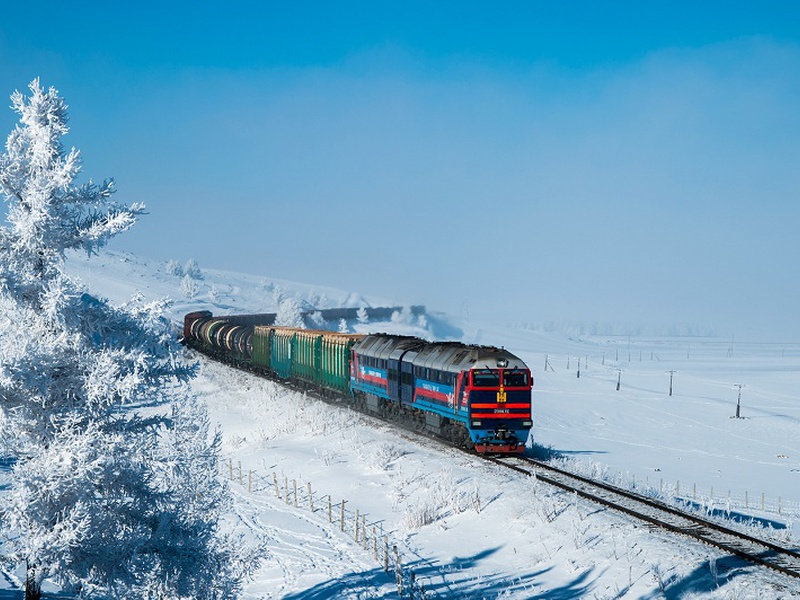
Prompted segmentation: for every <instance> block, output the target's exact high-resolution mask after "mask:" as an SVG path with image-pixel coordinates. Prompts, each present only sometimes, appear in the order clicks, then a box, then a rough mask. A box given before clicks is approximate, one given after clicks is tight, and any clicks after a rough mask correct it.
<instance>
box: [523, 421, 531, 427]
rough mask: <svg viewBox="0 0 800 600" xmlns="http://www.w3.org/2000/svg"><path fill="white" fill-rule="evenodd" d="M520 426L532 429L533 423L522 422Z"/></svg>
mask: <svg viewBox="0 0 800 600" xmlns="http://www.w3.org/2000/svg"><path fill="white" fill-rule="evenodd" d="M522 426H523V427H533V421H523V422H522Z"/></svg>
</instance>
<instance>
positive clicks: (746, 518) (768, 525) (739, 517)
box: [681, 499, 787, 529]
mask: <svg viewBox="0 0 800 600" xmlns="http://www.w3.org/2000/svg"><path fill="white" fill-rule="evenodd" d="M681 500H682V501H683V502H684V504H686V506H688V507H689V508H692V509H694V510H695V511H697V512H705V513H706V515H707V516H711V517H717V518H721V519H725V520H727V521H733V522H734V523H744V524H745V525H758V526H759V527H762V528H764V529H786V527H787V525H786V523H783V522H781V521H776V520H774V519H768V518H766V517H757V516H753V515H748V514H746V513H742V512H738V511H735V510H727V509H724V508H708V507H707V506H706V505H704V504H701V503H699V502H695V501H692V500H685V499H681Z"/></svg>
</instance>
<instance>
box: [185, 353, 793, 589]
mask: <svg viewBox="0 0 800 600" xmlns="http://www.w3.org/2000/svg"><path fill="white" fill-rule="evenodd" d="M195 389H196V391H197V392H198V393H199V394H200V396H201V397H202V398H204V399H205V401H206V402H207V404H208V406H209V411H210V413H211V415H212V418H213V419H215V420H216V421H217V422H218V423H219V425H220V426H221V428H222V431H223V455H224V457H225V458H224V459H223V461H222V462H223V464H222V470H223V474H222V476H224V477H226V478H227V477H229V473H228V472H227V471H229V470H230V468H231V466H230V465H231V464H232V465H233V469H232V470H233V474H234V477H233V479H234V481H233V482H231V487H232V489H233V490H234V492H235V505H236V509H235V515H236V518H237V519H238V527H239V528H240V529H241V530H243V531H246V532H247V533H248V536H249V537H250V538H251V539H256V538H259V537H262V538H264V539H265V541H266V559H265V561H264V563H263V564H262V566H261V568H260V570H259V571H258V573H257V574H256V577H255V580H254V581H253V582H252V583H251V584H250V585H249V586H247V587H246V592H245V596H244V597H245V598H253V599H255V598H301V597H302V598H330V597H337V598H339V597H342V598H389V597H396V596H395V594H396V586H395V583H394V578H393V576H387V575H386V574H384V572H383V568H382V558H383V557H382V555H381V556H379V559H378V560H377V561H376V560H375V558H374V556H373V549H372V547H371V546H370V547H368V548H367V549H365V548H363V547H362V545H361V544H360V543H356V542H355V541H354V539H353V535H352V530H351V525H348V527H347V531H346V532H345V533H342V532H341V531H340V528H339V522H338V518H337V516H336V512H337V510H336V509H338V506H339V504H338V503H339V502H340V501H341V500H342V499H344V500H346V501H347V502H346V506H347V509H348V511H355V510H356V509H358V510H359V511H360V512H361V513H362V514H363V513H366V521H367V522H368V523H376V522H380V525H381V526H382V528H383V531H384V533H385V534H386V535H387V536H389V538H390V539H391V540H392V541H391V544H392V545H394V544H397V545H398V547H399V553H400V555H401V560H402V562H403V564H404V567H405V568H406V569H407V570H412V571H413V572H414V574H415V577H416V580H417V582H418V583H419V584H420V585H421V586H422V587H424V590H425V593H426V594H428V596H429V597H431V598H475V599H479V598H480V599H483V598H507V599H513V598H530V597H532V596H537V595H541V596H543V597H592V598H614V597H622V596H626V597H649V596H653V597H657V596H658V595H660V594H661V593H662V592H661V591H662V590H670V591H671V592H680V594H679V595H680V596H681V597H689V598H691V597H697V598H699V597H703V598H708V597H710V598H763V597H788V596H787V595H786V594H789V593H790V592H789V591H788V590H787V589H785V588H782V587H781V585H782V581H783V580H782V578H780V577H778V576H775V575H773V574H771V573H768V572H764V571H763V570H761V569H757V568H756V567H753V566H751V565H749V564H747V563H743V562H742V561H739V560H737V559H734V558H731V557H728V556H725V555H724V554H722V553H721V552H718V551H715V550H713V549H710V548H706V547H704V546H702V545H700V544H697V543H694V542H692V541H689V540H680V539H678V540H677V543H676V538H674V537H672V536H668V535H667V534H665V533H662V532H659V531H653V530H651V529H650V528H649V527H646V526H643V525H640V524H638V523H633V522H631V521H629V520H627V519H626V518H624V517H622V516H619V515H616V514H614V513H612V512H609V511H607V510H604V509H601V508H599V507H596V506H594V505H592V504H589V503H586V502H584V501H582V500H580V499H578V498H576V497H575V496H574V495H571V494H567V493H564V492H560V491H557V490H554V489H551V488H549V486H546V485H544V484H541V483H539V482H537V481H535V480H529V479H522V478H520V477H518V476H516V475H514V474H509V473H507V472H504V471H501V470H498V469H497V468H496V467H494V466H492V465H487V464H485V463H482V462H481V461H478V460H476V459H473V458H471V457H468V456H464V455H462V454H460V453H457V452H455V451H451V450H448V449H443V448H441V447H438V446H437V445H435V444H433V443H431V442H428V441H426V440H423V441H415V440H412V439H409V437H408V435H407V434H404V433H403V432H400V431H396V430H394V429H392V428H391V427H390V426H387V425H385V424H382V423H380V422H375V421H373V420H371V419H368V418H366V417H364V416H362V415H359V414H357V413H353V412H352V411H349V410H348V409H346V408H345V409H340V408H337V407H332V406H329V405H327V404H324V403H322V402H319V401H316V400H313V399H310V398H307V397H305V396H303V395H302V394H299V393H297V392H292V391H289V390H285V389H283V388H281V387H280V386H277V385H276V384H274V383H272V382H269V381H266V380H263V379H260V378H257V377H254V376H252V375H249V374H246V373H242V372H239V371H235V370H232V369H229V368H227V367H224V366H222V365H217V364H214V363H210V362H207V361H204V362H203V366H202V370H201V375H200V377H199V378H198V380H197V381H196V382H195ZM240 461H241V464H242V472H243V475H242V479H241V482H240V481H239V472H238V469H239V466H238V465H239V462H240ZM251 471H252V472H253V476H252V477H253V479H252V481H256V484H255V485H252V486H251V485H250V481H248V474H249V473H250V472H251ZM273 474H274V475H273ZM273 477H274V479H277V481H278V485H279V488H280V495H281V497H280V498H277V497H276V495H275V493H274V489H272V486H273V481H274V479H273ZM284 481H288V482H292V481H296V482H297V485H298V488H299V489H300V491H301V496H300V501H299V502H298V506H297V507H295V506H294V501H293V498H292V496H291V494H292V491H291V490H290V493H289V495H290V499H289V502H288V503H287V502H286V500H285V498H284V497H283V496H284ZM308 482H311V483H312V487H313V490H314V494H315V504H317V505H318V510H315V512H314V513H312V512H311V511H310V510H309V509H308V506H307V505H306V502H307V501H306V498H307V496H305V495H303V493H304V492H305V490H306V485H307V483H308ZM290 487H291V483H290ZM327 495H331V496H332V498H333V500H332V502H333V504H334V507H335V508H334V518H333V520H334V522H333V523H332V524H331V523H329V522H328V515H327V508H326V507H325V505H324V502H325V500H324V498H325V496H327ZM379 554H380V552H379ZM765 594H766V595H765Z"/></svg>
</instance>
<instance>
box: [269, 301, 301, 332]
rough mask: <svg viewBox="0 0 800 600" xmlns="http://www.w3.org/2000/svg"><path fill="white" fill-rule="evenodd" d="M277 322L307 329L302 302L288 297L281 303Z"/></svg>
mask: <svg viewBox="0 0 800 600" xmlns="http://www.w3.org/2000/svg"><path fill="white" fill-rule="evenodd" d="M275 324H276V325H283V326H285V327H300V328H301V329H305V323H304V322H303V313H302V310H301V309H300V303H299V302H298V301H297V300H296V299H295V298H286V299H285V300H283V301H282V302H281V303H280V306H278V314H277V315H276V316H275Z"/></svg>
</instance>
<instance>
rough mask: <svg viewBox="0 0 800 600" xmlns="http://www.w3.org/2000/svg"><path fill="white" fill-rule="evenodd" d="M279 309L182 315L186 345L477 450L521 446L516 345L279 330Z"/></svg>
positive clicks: (527, 380) (522, 390) (525, 372)
mask: <svg viewBox="0 0 800 600" xmlns="http://www.w3.org/2000/svg"><path fill="white" fill-rule="evenodd" d="M273 320H274V315H231V316H220V317H214V316H213V315H212V313H211V312H209V311H197V312H192V313H189V314H187V315H186V316H185V317H184V326H183V340H182V341H183V343H185V344H186V345H188V346H190V347H192V348H194V349H196V350H198V351H200V352H203V353H204V354H207V355H209V356H211V357H212V358H215V359H217V360H221V361H223V362H226V363H229V364H232V365H234V366H237V367H240V368H244V369H248V370H251V371H254V372H257V373H259V374H263V375H266V376H268V377H271V378H273V379H277V380H282V381H288V382H292V383H293V384H294V385H295V386H298V387H300V388H302V389H314V390H316V391H317V392H319V393H320V394H323V395H327V396H336V397H341V398H346V399H347V400H348V401H350V402H352V403H354V404H355V405H356V406H357V407H358V408H360V409H363V410H366V411H368V412H371V413H375V414H379V415H381V416H384V417H387V418H389V419H397V420H407V421H410V422H412V423H414V424H416V425H418V426H419V427H421V428H424V429H425V430H426V431H428V432H430V433H433V434H435V435H438V436H440V437H443V438H446V439H448V440H450V441H453V442H455V443H458V444H461V445H464V446H469V447H472V448H474V450H475V451H476V452H478V453H481V454H515V453H521V452H523V451H524V449H525V444H526V443H527V440H528V435H529V432H530V429H531V427H532V426H533V421H532V416H531V388H532V386H533V378H532V376H531V371H530V369H529V368H528V367H527V365H525V363H524V362H523V361H522V360H521V359H520V358H518V357H517V356H515V355H514V354H512V353H511V352H509V351H507V350H505V349H503V348H496V347H492V346H476V345H467V344H462V343H460V342H428V341H425V340H422V339H420V338H416V337H411V336H401V335H390V334H368V335H362V334H344V333H337V332H332V331H318V330H309V329H298V328H294V327H280V326H276V325H273V324H271V321H273Z"/></svg>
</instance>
